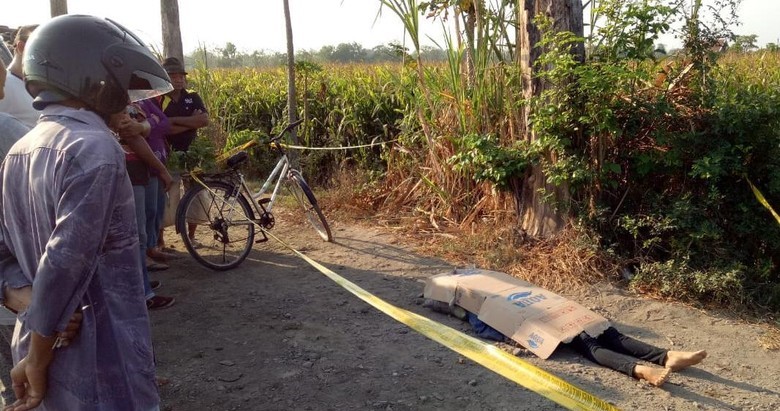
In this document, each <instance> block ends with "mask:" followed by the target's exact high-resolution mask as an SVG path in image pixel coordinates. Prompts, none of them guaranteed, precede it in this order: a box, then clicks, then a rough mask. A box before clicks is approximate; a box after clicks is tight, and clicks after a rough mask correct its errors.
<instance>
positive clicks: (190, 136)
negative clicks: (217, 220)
mask: <svg viewBox="0 0 780 411" xmlns="http://www.w3.org/2000/svg"><path fill="white" fill-rule="evenodd" d="M163 67H164V68H165V71H166V72H168V76H170V78H171V84H173V90H172V91H171V92H170V93H168V94H166V95H165V96H163V97H162V99H161V100H160V107H161V108H162V111H163V113H165V115H166V116H168V120H169V121H170V123H171V130H170V132H169V133H168V135H167V140H168V144H170V145H171V149H172V150H174V151H183V152H186V151H187V150H189V148H190V145H191V144H192V142H193V141H194V140H195V138H196V137H197V136H198V129H200V128H203V127H206V126H207V125H209V115H208V111H207V110H206V106H205V105H204V104H203V100H202V99H201V98H200V96H199V95H198V93H196V92H194V91H190V90H187V71H186V70H184V64H182V63H181V61H180V60H179V59H178V58H176V57H168V58H166V59H165V61H164V62H163ZM195 229H196V225H195V224H192V223H191V224H189V229H188V231H187V232H188V233H189V235H190V236H192V235H194V233H195ZM154 240H156V243H152V241H154ZM150 244H156V246H155V247H149V248H148V249H147V255H148V256H149V257H150V258H152V259H154V260H157V261H160V262H165V260H166V259H167V258H168V255H167V254H166V253H164V252H163V245H164V240H163V230H162V228H161V229H160V232H159V233H158V235H157V238H156V239H153V238H150Z"/></svg>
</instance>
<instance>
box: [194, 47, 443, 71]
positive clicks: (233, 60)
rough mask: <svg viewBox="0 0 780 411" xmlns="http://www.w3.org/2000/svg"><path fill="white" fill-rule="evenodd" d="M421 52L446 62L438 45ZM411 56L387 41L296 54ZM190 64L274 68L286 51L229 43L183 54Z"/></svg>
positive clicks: (366, 59) (369, 59)
mask: <svg viewBox="0 0 780 411" xmlns="http://www.w3.org/2000/svg"><path fill="white" fill-rule="evenodd" d="M421 55H422V57H423V59H424V60H427V61H446V59H447V52H446V51H445V50H442V49H440V48H437V47H431V46H424V47H422V50H421ZM405 57H406V58H407V59H408V58H411V57H412V55H411V54H410V53H409V50H408V49H407V48H405V47H404V46H402V45H400V44H395V43H389V44H383V45H379V46H376V47H373V48H370V49H367V48H365V47H363V46H362V45H361V44H359V43H356V42H353V43H341V44H339V45H336V46H323V47H322V48H320V49H319V50H299V51H297V52H296V53H295V59H296V60H298V61H309V62H314V63H386V62H401V61H403V59H404V58H405ZM185 60H186V63H187V66H189V67H209V68H236V67H277V66H280V65H284V64H286V62H287V53H281V52H275V51H266V50H255V51H253V52H251V53H246V52H242V51H239V50H238V49H237V48H236V45H235V44H233V43H230V42H228V43H227V44H225V46H224V47H216V48H212V49H207V48H201V49H199V50H196V51H193V52H192V53H190V54H189V55H187V56H185Z"/></svg>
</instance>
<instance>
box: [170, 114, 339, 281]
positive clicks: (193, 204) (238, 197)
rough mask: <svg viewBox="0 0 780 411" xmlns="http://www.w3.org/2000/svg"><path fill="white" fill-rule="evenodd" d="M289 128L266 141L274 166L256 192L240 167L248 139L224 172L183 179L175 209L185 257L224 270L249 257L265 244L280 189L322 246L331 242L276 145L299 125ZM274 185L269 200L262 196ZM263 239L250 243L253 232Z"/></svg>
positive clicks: (300, 178) (309, 194)
mask: <svg viewBox="0 0 780 411" xmlns="http://www.w3.org/2000/svg"><path fill="white" fill-rule="evenodd" d="M302 121H303V120H299V121H296V122H294V123H292V124H290V125H288V126H287V127H286V128H285V129H284V130H282V132H281V133H279V135H277V136H275V137H272V138H271V139H270V140H269V143H270V144H271V146H272V147H273V148H274V149H275V150H276V151H277V152H278V153H279V161H278V162H277V163H276V167H274V169H273V171H271V174H270V175H269V176H268V178H267V179H266V180H265V182H264V183H263V186H262V187H261V188H260V189H259V190H258V191H257V192H255V193H252V191H251V190H250V189H249V187H248V186H247V184H246V180H245V179H244V175H243V174H242V173H241V171H240V170H239V167H240V166H241V165H242V164H244V163H245V162H246V161H247V160H248V159H249V154H247V152H246V149H247V148H249V147H251V146H254V145H256V144H257V141H255V140H253V141H252V142H250V143H247V144H246V145H244V146H243V147H242V150H240V151H238V152H237V153H235V154H233V155H232V156H230V157H229V158H227V160H226V161H225V163H226V170H225V171H221V172H217V173H200V172H190V173H189V174H185V175H183V176H182V178H183V179H185V180H189V183H190V184H189V185H190V188H189V189H188V190H187V192H186V193H185V194H184V197H182V199H181V201H180V203H179V206H178V208H177V209H176V232H177V233H179V234H181V238H182V241H183V242H184V246H185V247H186V248H187V252H189V253H190V255H192V257H193V258H195V260H196V261H197V262H199V263H200V264H202V265H204V266H206V267H208V268H211V269H213V270H218V271H224V270H229V269H231V268H235V267H237V266H238V265H239V264H241V263H242V262H243V261H244V259H246V257H247V256H248V255H249V252H250V251H251V250H252V247H253V245H254V244H255V243H261V242H265V241H268V236H267V235H266V230H270V229H271V228H273V227H274V225H275V219H274V216H273V214H272V213H271V211H272V209H273V206H274V203H275V202H276V199H277V195H278V194H279V191H280V188H281V187H282V186H284V187H285V188H286V189H287V190H288V191H289V192H290V194H292V196H293V197H294V198H295V199H296V201H297V202H298V204H300V206H301V207H302V208H303V212H304V214H305V215H306V217H307V219H308V220H309V222H310V223H311V225H312V226H313V227H314V229H315V230H316V231H317V233H318V234H319V235H320V237H322V239H323V240H325V241H333V236H332V234H331V231H330V226H329V225H328V222H327V220H326V219H325V215H323V214H322V210H321V209H320V206H319V205H318V204H317V199H316V197H314V193H313V192H312V190H311V188H309V185H308V184H307V183H306V180H304V178H303V176H302V175H301V172H300V171H298V170H296V169H294V168H292V167H291V165H290V160H289V157H288V156H287V153H286V152H285V150H284V147H283V145H282V144H281V143H280V140H281V139H282V137H284V136H285V135H286V134H287V133H289V132H290V131H291V130H293V129H294V128H295V127H297V126H298V125H299V124H301V122H302ZM272 185H273V187H274V188H273V192H272V193H271V196H270V197H264V196H265V194H266V193H267V192H268V190H269V189H270V188H271V186H272ZM256 227H259V228H260V230H259V231H260V233H261V234H262V236H263V238H260V239H258V240H257V241H255V233H256V230H255V228H256Z"/></svg>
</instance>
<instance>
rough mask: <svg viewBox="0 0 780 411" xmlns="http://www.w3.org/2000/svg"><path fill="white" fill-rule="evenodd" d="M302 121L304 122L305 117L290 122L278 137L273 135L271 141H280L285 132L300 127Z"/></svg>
mask: <svg viewBox="0 0 780 411" xmlns="http://www.w3.org/2000/svg"><path fill="white" fill-rule="evenodd" d="M301 123H303V119H300V120H298V121H295V122H292V123H290V124H289V125H288V126H287V127H285V128H284V130H282V131H281V132H280V133H279V134H278V135H277V136H276V137H271V140H270V141H271V142H272V143H273V142H276V141H279V139H281V138H282V137H284V135H285V134H287V133H288V132H290V131H292V129H294V128H295V127H298V126H299V125H300V124H301Z"/></svg>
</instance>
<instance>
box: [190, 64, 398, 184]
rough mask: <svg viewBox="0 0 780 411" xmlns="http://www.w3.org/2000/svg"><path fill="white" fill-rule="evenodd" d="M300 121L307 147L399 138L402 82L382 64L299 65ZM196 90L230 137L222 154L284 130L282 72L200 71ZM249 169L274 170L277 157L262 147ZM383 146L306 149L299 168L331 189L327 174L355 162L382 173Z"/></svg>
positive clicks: (254, 171) (219, 146) (193, 80)
mask: <svg viewBox="0 0 780 411" xmlns="http://www.w3.org/2000/svg"><path fill="white" fill-rule="evenodd" d="M299 66H300V67H301V68H302V70H301V71H300V72H298V75H297V78H296V81H297V82H298V89H299V95H300V96H301V99H302V101H301V102H300V103H299V110H300V111H301V112H299V113H298V115H299V118H302V119H304V120H305V123H304V124H302V125H301V126H300V127H299V128H298V135H299V136H301V144H302V145H304V146H310V147H341V146H353V145H364V144H370V143H375V142H377V141H382V140H384V139H389V138H390V137H392V136H394V135H396V134H397V132H398V131H397V128H396V127H397V125H398V124H399V123H400V122H401V120H402V118H403V112H402V110H403V108H404V105H405V104H406V103H405V102H404V101H403V96H404V94H403V93H399V90H400V88H402V85H403V80H402V78H401V77H400V76H399V75H398V73H396V72H395V71H394V70H392V69H390V68H389V67H384V66H359V65H356V66H333V65H330V66H322V65H319V64H316V63H310V62H299ZM190 77H191V78H190V82H191V84H192V88H193V89H195V90H199V91H201V95H202V96H203V97H204V100H206V101H207V104H208V106H209V110H210V113H211V115H212V118H217V119H219V121H220V122H221V123H222V125H223V128H224V130H225V131H226V132H227V139H226V141H225V142H224V143H223V144H216V145H217V151H225V150H227V149H230V148H232V147H236V146H238V145H241V144H243V143H244V142H246V141H248V139H251V138H258V136H268V135H272V134H274V135H275V133H277V132H278V131H280V130H281V129H282V128H283V127H284V126H286V118H287V114H286V109H287V108H286V107H287V93H286V89H287V86H286V81H287V80H286V74H285V71H284V69H282V68H275V69H262V70H261V69H235V70H210V71H208V72H206V71H200V70H199V71H196V72H195V73H193V75H192V76H190ZM256 150H257V151H256V153H255V154H257V155H255V156H253V160H252V162H251V164H250V165H249V167H248V170H249V173H250V174H252V175H264V174H267V173H268V172H270V168H269V167H271V166H273V164H274V163H275V156H274V155H273V154H272V153H267V150H266V149H265V148H258V149H256ZM380 150H381V149H380V148H379V147H378V146H377V147H372V148H361V149H353V150H335V151H303V152H302V156H303V157H302V158H301V163H302V166H303V167H304V172H305V174H306V175H307V178H308V179H310V180H312V182H317V183H326V182H327V181H328V177H329V175H330V172H331V171H332V170H333V169H334V168H336V167H337V165H338V164H340V162H341V161H342V160H344V159H346V158H350V159H352V160H354V161H356V162H357V164H358V165H359V166H360V167H362V168H365V169H382V167H383V165H382V160H381V158H380V155H379V154H380Z"/></svg>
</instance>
